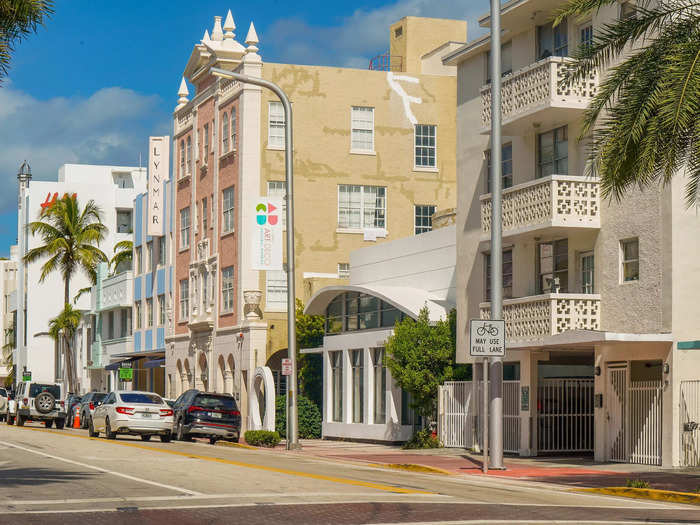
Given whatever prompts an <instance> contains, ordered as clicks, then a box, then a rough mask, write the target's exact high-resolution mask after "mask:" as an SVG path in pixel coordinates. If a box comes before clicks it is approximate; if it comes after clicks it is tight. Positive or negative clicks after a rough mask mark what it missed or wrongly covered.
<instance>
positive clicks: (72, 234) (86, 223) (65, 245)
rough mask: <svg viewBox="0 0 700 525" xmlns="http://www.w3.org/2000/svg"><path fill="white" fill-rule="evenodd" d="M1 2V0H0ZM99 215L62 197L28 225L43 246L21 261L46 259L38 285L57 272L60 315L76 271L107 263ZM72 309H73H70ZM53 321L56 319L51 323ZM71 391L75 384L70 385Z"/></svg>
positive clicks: (92, 274)
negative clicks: (61, 288)
mask: <svg viewBox="0 0 700 525" xmlns="http://www.w3.org/2000/svg"><path fill="white" fill-rule="evenodd" d="M0 1H2V0H0ZM101 215H102V212H101V211H100V208H99V207H98V206H97V205H96V204H95V202H94V201H92V200H91V201H89V202H88V203H87V204H86V205H85V207H84V208H82V209H81V208H80V204H79V203H78V199H77V198H76V197H75V196H68V195H64V196H63V198H61V199H58V200H56V202H55V203H53V204H52V205H50V206H48V207H46V208H44V209H43V210H42V212H41V215H40V216H39V219H40V220H38V221H34V222H31V223H29V225H28V226H27V227H28V228H29V231H30V232H31V233H32V235H36V234H38V235H40V236H41V238H42V240H43V242H44V244H43V245H41V246H38V247H36V248H32V249H31V250H29V251H28V252H27V254H26V255H25V256H24V261H25V262H27V263H31V262H34V261H37V260H39V259H43V258H45V257H48V260H47V261H46V262H45V263H44V265H43V266H42V267H41V276H40V277H39V282H43V281H44V279H46V277H48V276H49V275H50V274H52V273H54V272H60V274H61V276H62V277H63V283H64V301H63V303H64V308H63V309H62V312H61V314H60V315H59V317H57V318H56V319H59V318H60V317H61V316H62V315H68V312H69V310H68V309H69V307H70V283H71V279H72V278H73V277H74V276H75V275H76V273H77V272H79V271H82V272H83V273H84V274H86V275H87V276H88V278H89V279H90V282H91V283H92V284H95V282H96V281H97V265H98V263H100V262H107V256H106V255H105V254H104V253H103V252H102V250H100V249H99V248H98V246H99V244H100V242H102V241H103V240H104V238H105V235H106V234H107V227H106V226H105V225H104V224H102V219H101ZM71 310H72V307H71ZM54 321H55V320H54ZM66 327H67V325H66V326H64V331H63V335H64V345H63V348H64V354H65V363H66V367H67V369H68V377H69V383H70V381H71V378H73V379H74V376H75V370H74V369H73V359H72V356H71V355H69V353H70V344H69V341H68V337H69V336H71V335H72V334H71V333H70V331H69V330H66ZM70 386H71V388H73V387H74V386H75V385H74V384H71V385H70ZM72 391H74V390H72Z"/></svg>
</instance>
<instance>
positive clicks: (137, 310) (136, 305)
mask: <svg viewBox="0 0 700 525" xmlns="http://www.w3.org/2000/svg"><path fill="white" fill-rule="evenodd" d="M134 318H135V319H136V329H137V330H140V329H141V328H143V325H142V323H143V317H142V315H141V301H136V302H135V303H134Z"/></svg>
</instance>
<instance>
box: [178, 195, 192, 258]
mask: <svg viewBox="0 0 700 525" xmlns="http://www.w3.org/2000/svg"><path fill="white" fill-rule="evenodd" d="M183 217H186V218H187V225H186V226H185V227H183V225H182V223H183ZM191 222H192V221H191V220H190V207H189V206H187V207H186V208H182V209H181V210H180V249H181V250H186V249H187V248H189V247H190V227H191Z"/></svg>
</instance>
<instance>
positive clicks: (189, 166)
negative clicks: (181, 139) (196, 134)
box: [187, 136, 192, 173]
mask: <svg viewBox="0 0 700 525" xmlns="http://www.w3.org/2000/svg"><path fill="white" fill-rule="evenodd" d="M187 173H192V136H189V137H187Z"/></svg>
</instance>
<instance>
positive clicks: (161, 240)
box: [158, 235, 168, 266]
mask: <svg viewBox="0 0 700 525" xmlns="http://www.w3.org/2000/svg"><path fill="white" fill-rule="evenodd" d="M166 250H167V248H166V245H165V235H163V236H162V237H158V266H165V265H166V263H167V262H168V257H167V253H166Z"/></svg>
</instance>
